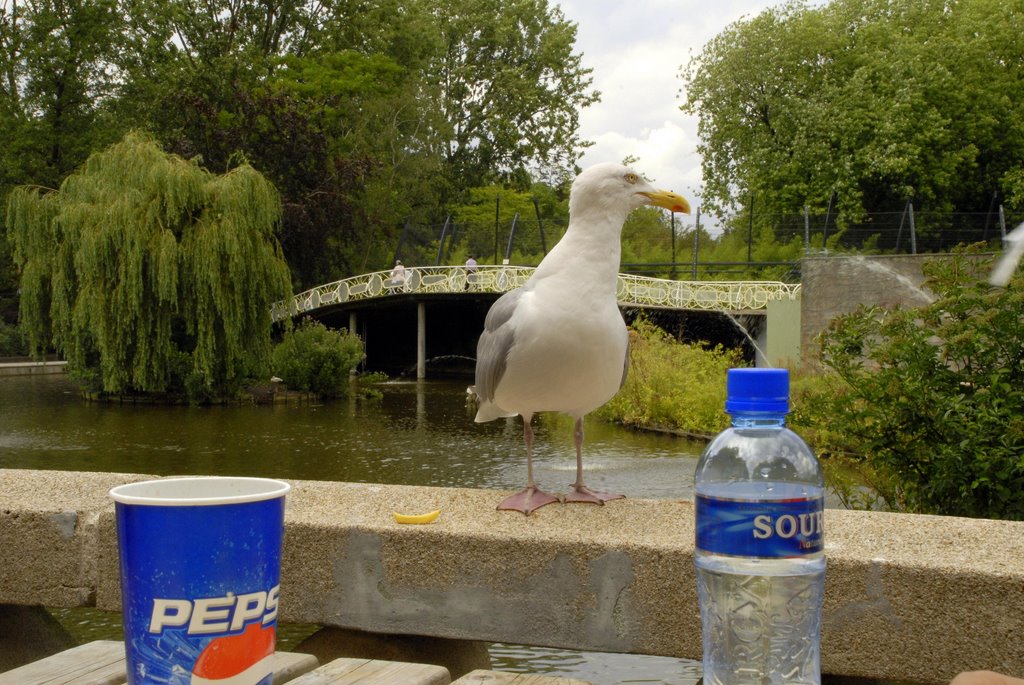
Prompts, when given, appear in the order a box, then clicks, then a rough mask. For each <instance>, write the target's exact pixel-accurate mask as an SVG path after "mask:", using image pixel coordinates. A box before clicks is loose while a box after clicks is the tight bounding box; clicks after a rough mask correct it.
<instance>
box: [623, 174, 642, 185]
mask: <svg viewBox="0 0 1024 685" xmlns="http://www.w3.org/2000/svg"><path fill="white" fill-rule="evenodd" d="M623 178H624V179H626V183H628V184H629V185H636V182H637V181H639V180H640V178H639V177H638V176H637V175H636V174H626V175H625V176H623Z"/></svg>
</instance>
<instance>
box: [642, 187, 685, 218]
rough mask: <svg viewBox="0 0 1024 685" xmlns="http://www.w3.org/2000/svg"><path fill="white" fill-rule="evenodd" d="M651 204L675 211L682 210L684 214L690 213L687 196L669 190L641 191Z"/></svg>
mask: <svg viewBox="0 0 1024 685" xmlns="http://www.w3.org/2000/svg"><path fill="white" fill-rule="evenodd" d="M640 195H643V196H644V197H646V198H647V199H648V200H650V201H651V204H652V205H654V206H655V207H664V208H665V209H668V210H670V211H673V212H682V213H683V214H689V213H690V203H689V202H687V201H686V198H685V197H683V196H682V195H678V194H676V193H673V192H671V191H668V190H655V191H654V192H653V193H645V192H641V193H640Z"/></svg>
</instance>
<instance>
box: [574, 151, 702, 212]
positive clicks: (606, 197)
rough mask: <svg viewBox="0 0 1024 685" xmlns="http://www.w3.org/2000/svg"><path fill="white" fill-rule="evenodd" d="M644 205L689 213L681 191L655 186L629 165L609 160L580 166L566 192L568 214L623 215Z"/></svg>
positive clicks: (688, 206) (688, 207)
mask: <svg viewBox="0 0 1024 685" xmlns="http://www.w3.org/2000/svg"><path fill="white" fill-rule="evenodd" d="M644 205H654V206H655V207H664V208H665V209H668V210H671V211H673V212H683V213H685V214H689V213H690V203H689V202H687V201H686V199H685V198H683V197H682V196H681V195H677V194H676V193H673V192H669V191H667V190H659V189H657V188H655V187H654V186H652V185H651V184H650V183H648V182H647V181H645V180H644V178H643V177H642V176H641V175H640V174H638V173H637V172H636V171H634V170H633V169H630V168H629V167H627V166H623V165H621V164H615V163H611V162H609V163H604V164H595V165H594V166H592V167H589V168H587V169H585V170H583V172H582V173H581V174H580V175H579V176H577V177H576V180H575V181H574V182H573V184H572V192H571V193H570V195H569V215H570V217H575V216H580V215H582V214H589V213H592V212H601V213H603V214H611V215H621V217H622V218H623V219H625V217H626V215H627V214H629V213H630V212H631V211H633V210H634V209H636V208H637V207H643V206H644Z"/></svg>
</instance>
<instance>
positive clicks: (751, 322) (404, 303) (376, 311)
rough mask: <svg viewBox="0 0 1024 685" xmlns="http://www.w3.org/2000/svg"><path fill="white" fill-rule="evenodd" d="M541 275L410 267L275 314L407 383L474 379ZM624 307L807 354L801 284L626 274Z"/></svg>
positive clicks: (729, 341)
mask: <svg viewBox="0 0 1024 685" xmlns="http://www.w3.org/2000/svg"><path fill="white" fill-rule="evenodd" d="M533 272H534V267H525V266H479V267H477V270H476V271H475V272H473V273H470V272H467V270H466V268H465V267H462V266H424V267H407V268H406V270H405V274H404V277H403V278H401V279H399V280H397V281H396V280H393V279H392V278H391V272H390V271H375V272H372V273H366V274H362V275H359V276H352V277H351V278H344V279H341V280H339V281H335V282H333V283H326V284H324V285H319V286H317V287H315V288H310V289H309V290H306V291H305V292H302V293H299V294H298V295H295V296H294V297H293V298H291V299H288V300H282V301H279V302H276V303H275V304H274V305H273V306H272V308H271V312H272V316H273V318H274V320H275V321H281V320H284V319H288V318H293V317H312V318H315V319H318V320H320V321H323V322H324V323H326V324H328V325H329V326H332V327H334V328H341V327H346V328H348V330H349V331H351V332H354V333H358V334H359V335H360V337H362V339H363V341H364V343H365V345H366V354H367V359H366V365H367V368H370V369H373V370H381V371H388V372H389V373H394V372H398V373H400V374H404V373H406V372H411V371H412V370H413V369H414V368H415V370H416V375H417V377H420V378H423V377H425V376H426V368H427V363H428V361H429V362H430V363H431V368H432V369H433V372H434V373H444V372H455V373H465V372H467V371H470V372H471V366H469V365H470V364H471V363H472V362H473V360H474V356H475V350H476V339H477V337H478V336H479V334H480V331H481V330H483V322H484V318H485V316H486V314H487V310H488V309H489V307H490V305H491V303H492V302H493V301H494V300H495V299H496V298H497V297H498V296H499V295H500V294H501V293H504V292H507V291H509V290H512V289H514V288H517V287H519V286H521V285H523V284H524V283H526V281H527V279H529V277H530V275H531V274H533ZM618 299H619V305H620V306H621V307H622V308H623V310H624V316H626V318H627V320H629V319H630V317H632V316H636V315H637V313H638V310H652V309H653V310H662V312H663V313H662V314H660V315H659V314H656V313H652V314H651V315H650V316H651V317H652V319H653V320H655V321H656V322H658V323H659V325H663V327H664V324H665V322H668V323H669V324H670V327H672V328H674V331H675V332H674V334H676V335H680V336H681V337H682V338H683V339H691V340H698V339H699V340H703V341H712V342H716V343H721V344H726V345H745V346H747V347H748V349H753V350H755V352H754V354H756V355H757V357H758V360H759V362H762V361H763V362H767V363H768V364H776V363H788V362H790V361H793V360H794V359H795V358H796V357H797V356H798V355H799V329H800V324H799V315H800V285H799V284H790V283H780V282H771V281H672V280H665V279H659V278H650V277H646V276H633V275H629V274H619V287H618ZM428 304H429V308H430V311H429V320H430V324H429V325H430V337H429V340H428V336H427V319H428V312H427V308H428ZM700 312H703V314H701V313H700ZM722 312H724V314H725V316H723V315H721V314H720V313H722ZM780 312H781V313H780ZM739 315H744V316H742V317H740V316H739ZM659 316H660V317H661V320H659V319H658V318H657V317H659ZM691 319H692V320H693V321H690V324H686V323H682V322H683V321H685V320H691ZM697 319H699V320H700V323H695V321H696V320H697ZM740 319H743V320H744V321H745V324H741V323H740ZM413 322H415V327H414V324H413ZM716 322H717V323H716ZM709 326H710V327H711V329H712V330H709ZM716 326H717V328H716ZM769 329H771V330H772V331H773V332H772V335H771V336H768V330H769ZM755 339H756V340H755ZM748 342H749V343H751V344H752V347H751V346H750V345H747V343H748ZM445 366H447V367H448V368H443V367H445ZM467 367H468V368H467Z"/></svg>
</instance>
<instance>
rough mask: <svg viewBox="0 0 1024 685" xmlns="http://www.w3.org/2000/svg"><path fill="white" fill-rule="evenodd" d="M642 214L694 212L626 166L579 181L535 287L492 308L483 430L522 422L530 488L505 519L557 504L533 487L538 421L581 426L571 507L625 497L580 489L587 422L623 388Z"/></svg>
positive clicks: (481, 382)
mask: <svg viewBox="0 0 1024 685" xmlns="http://www.w3.org/2000/svg"><path fill="white" fill-rule="evenodd" d="M643 205H655V206H657V207H664V208H666V209H669V210H671V211H673V212H687V213H689V211H690V205H689V203H687V201H686V200H685V199H683V198H682V197H680V196H679V195H676V194H675V193H670V192H668V191H665V190H657V189H655V188H654V187H653V186H651V185H650V184H649V183H647V181H645V180H643V178H641V176H640V175H639V174H638V173H636V172H635V171H633V170H632V169H629V168H627V167H624V166H621V165H619V164H598V165H596V166H592V167H590V168H588V169H587V170H585V171H584V172H583V173H581V174H580V175H579V176H578V177H577V178H576V180H575V182H574V183H573V185H572V190H571V193H570V196H569V226H568V228H566V231H565V235H564V236H562V239H561V240H560V241H559V242H558V244H557V245H555V247H554V248H553V249H552V250H551V252H549V253H548V255H547V256H546V257H545V258H544V259H543V261H541V263H540V265H539V266H538V267H537V269H536V271H534V273H533V275H532V276H531V277H530V279H529V280H528V281H527V282H526V283H525V284H524V285H523V286H522V287H519V288H516V289H515V290H512V291H510V292H508V293H505V294H504V295H502V296H501V297H500V298H499V299H498V301H497V302H495V303H494V305H493V306H491V309H490V311H489V312H488V313H487V318H486V320H485V321H484V332H483V333H482V334H481V336H480V341H479V342H478V344H477V354H476V396H477V399H478V401H479V406H478V410H477V414H476V421H477V422H478V423H479V422H482V421H492V420H494V419H497V418H501V417H508V416H515V415H516V414H519V415H520V416H522V417H523V437H524V439H525V441H526V488H525V489H524V490H522V491H521V492H518V493H516V494H514V495H512V496H510V497H508V498H507V499H505V500H503V501H502V502H501V503H500V504H499V505H498V509H508V510H513V511H521V512H523V513H524V514H529V513H530V512H532V511H533V510H535V509H537V508H538V507H542V506H545V505H547V504H551V503H552V502H557V501H559V498H558V497H555V496H554V495H551V494H548V493H546V492H544V491H542V490H540V489H539V488H538V487H537V485H536V483H535V482H534V479H533V429H532V428H531V427H530V421H531V420H532V419H533V415H534V414H535V413H536V412H540V411H558V412H563V413H565V414H568V415H570V416H572V417H573V418H574V419H576V423H575V428H574V432H573V436H574V444H575V446H576V482H575V483H573V484H572V490H571V491H570V492H569V493H568V494H567V495H565V501H566V502H592V503H594V504H604V503H605V502H606V501H608V500H612V499H618V498H620V497H622V495H617V494H610V493H606V492H595V491H593V490H591V489H590V488H588V487H587V486H586V485H585V484H584V482H583V417H584V416H585V415H586V414H587V413H589V412H591V411H593V410H594V409H597V408H598V407H600V406H601V405H602V404H604V403H605V402H607V401H608V400H610V399H611V398H612V396H614V395H615V393H617V392H618V391H619V388H620V387H621V386H622V383H623V382H624V381H625V379H626V370H627V368H628V364H629V354H628V346H629V345H628V341H629V337H628V334H627V332H626V324H625V322H624V321H623V320H622V314H621V313H620V312H619V307H618V302H617V297H616V290H617V286H618V279H619V256H620V252H621V244H620V240H621V233H622V224H623V222H624V221H625V220H626V216H627V215H629V213H630V212H631V211H633V210H634V209H636V208H638V207H641V206H643Z"/></svg>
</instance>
